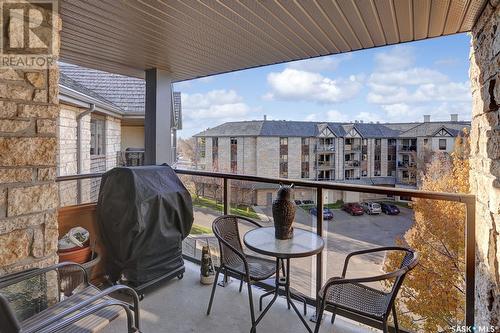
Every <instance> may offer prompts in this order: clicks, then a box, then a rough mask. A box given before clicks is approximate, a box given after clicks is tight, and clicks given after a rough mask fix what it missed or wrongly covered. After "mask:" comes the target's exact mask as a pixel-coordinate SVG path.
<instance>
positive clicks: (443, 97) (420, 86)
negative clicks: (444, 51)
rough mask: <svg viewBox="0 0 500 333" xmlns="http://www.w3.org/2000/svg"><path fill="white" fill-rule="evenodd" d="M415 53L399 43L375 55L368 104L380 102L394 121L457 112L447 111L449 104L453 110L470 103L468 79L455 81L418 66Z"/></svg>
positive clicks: (435, 71) (438, 72) (440, 73)
mask: <svg viewBox="0 0 500 333" xmlns="http://www.w3.org/2000/svg"><path fill="white" fill-rule="evenodd" d="M413 54H414V52H413V50H412V49H411V48H409V47H406V46H399V47H396V48H392V49H391V50H389V51H387V52H381V53H379V54H377V55H376V56H375V70H374V72H373V73H372V74H371V75H370V76H369V79H368V84H367V86H368V88H369V92H368V94H367V95H366V100H367V102H368V103H372V104H378V105H380V106H381V107H382V110H383V111H384V112H386V114H387V116H388V118H389V119H390V120H391V121H403V120H405V119H407V118H408V117H412V118H413V120H421V119H420V118H421V116H422V115H423V114H433V113H437V112H445V113H446V114H449V113H454V112H450V111H449V110H445V106H446V108H448V109H449V108H455V105H459V108H460V110H462V109H463V105H467V104H468V103H470V101H471V92H470V85H469V82H468V81H465V82H454V81H451V80H450V79H449V77H448V76H447V75H445V74H444V73H442V72H440V71H438V70H434V69H431V68H425V67H415V66H414V62H415V59H414V55H413ZM469 110H470V104H469ZM469 112H470V111H469ZM415 117H418V119H415Z"/></svg>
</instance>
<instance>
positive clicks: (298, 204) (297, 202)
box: [293, 200, 302, 206]
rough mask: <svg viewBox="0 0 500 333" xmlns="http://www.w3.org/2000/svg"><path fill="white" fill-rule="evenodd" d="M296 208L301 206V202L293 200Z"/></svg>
mask: <svg viewBox="0 0 500 333" xmlns="http://www.w3.org/2000/svg"><path fill="white" fill-rule="evenodd" d="M293 201H295V204H296V205H297V206H300V205H302V200H293Z"/></svg>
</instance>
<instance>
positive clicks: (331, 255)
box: [58, 169, 475, 333]
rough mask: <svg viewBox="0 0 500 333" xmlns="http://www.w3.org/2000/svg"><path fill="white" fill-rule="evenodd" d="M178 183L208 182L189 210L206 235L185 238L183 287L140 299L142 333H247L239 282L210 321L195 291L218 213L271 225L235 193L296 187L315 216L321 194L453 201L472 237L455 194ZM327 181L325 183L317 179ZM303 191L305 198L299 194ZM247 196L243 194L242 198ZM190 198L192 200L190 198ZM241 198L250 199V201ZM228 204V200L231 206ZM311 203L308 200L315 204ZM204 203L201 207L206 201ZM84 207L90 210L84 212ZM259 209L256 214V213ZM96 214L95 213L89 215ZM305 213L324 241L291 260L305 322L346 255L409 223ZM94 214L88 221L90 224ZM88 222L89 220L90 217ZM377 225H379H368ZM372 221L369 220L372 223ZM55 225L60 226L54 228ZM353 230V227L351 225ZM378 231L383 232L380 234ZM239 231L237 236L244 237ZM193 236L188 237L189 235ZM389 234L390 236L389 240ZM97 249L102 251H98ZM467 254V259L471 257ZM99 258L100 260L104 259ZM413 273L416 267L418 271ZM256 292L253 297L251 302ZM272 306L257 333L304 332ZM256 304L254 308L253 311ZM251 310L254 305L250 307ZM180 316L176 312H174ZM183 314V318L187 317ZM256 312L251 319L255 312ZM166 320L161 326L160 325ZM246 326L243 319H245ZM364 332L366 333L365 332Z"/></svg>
mask: <svg viewBox="0 0 500 333" xmlns="http://www.w3.org/2000/svg"><path fill="white" fill-rule="evenodd" d="M176 172H177V173H178V175H179V176H180V178H181V180H182V181H183V182H184V183H185V184H186V185H187V186H188V187H190V188H196V186H194V187H193V186H191V185H189V184H191V183H192V182H193V181H199V180H200V179H202V178H205V179H207V180H208V181H210V182H211V184H213V185H214V186H215V187H214V186H212V187H213V188H215V189H216V190H215V191H213V192H212V191H211V190H209V189H207V191H208V192H209V193H206V194H205V195H208V196H210V195H211V194H210V193H213V195H214V198H215V200H214V204H213V205H212V204H210V206H199V205H198V204H195V206H194V212H195V221H194V223H195V224H196V225H198V226H199V228H200V226H201V229H202V230H205V231H204V232H202V233H201V234H192V235H190V236H188V238H187V239H186V240H185V241H184V245H183V253H184V256H185V258H186V259H188V260H192V261H193V263H188V264H187V272H186V275H185V278H184V279H183V280H180V281H179V280H173V281H170V282H168V283H166V284H164V285H163V286H162V287H160V288H157V289H155V290H152V291H151V293H150V294H149V293H146V298H145V300H144V301H143V302H142V304H143V305H142V311H143V316H142V318H143V319H142V320H143V323H144V328H147V329H145V331H175V332H192V331H206V332H225V331H231V332H242V331H246V330H248V329H249V327H250V326H249V319H248V318H249V314H248V299H247V298H246V295H245V292H243V293H242V294H240V293H238V290H237V289H238V286H239V283H238V282H234V283H231V284H229V286H227V287H226V288H218V289H217V292H216V297H215V303H214V304H215V307H214V309H213V312H212V314H211V315H210V316H209V317H207V316H206V315H205V311H206V306H207V303H208V299H209V292H210V287H202V286H200V284H199V266H197V263H199V260H200V255H201V247H202V246H203V245H205V244H207V242H208V243H209V244H210V245H211V247H212V248H213V249H214V252H213V253H212V255H213V258H214V262H215V263H216V264H217V262H218V253H217V251H218V247H217V242H216V241H215V238H214V236H213V235H211V232H210V226H211V222H212V221H213V219H214V218H215V217H216V216H219V215H222V214H228V213H232V214H245V216H251V217H252V218H254V219H257V220H260V223H261V224H262V225H263V226H267V225H272V213H271V207H270V202H268V203H267V204H266V203H258V205H253V204H251V203H250V202H249V203H246V204H244V203H243V202H240V201H238V202H235V201H234V200H236V199H234V198H240V199H241V198H242V197H243V195H242V192H241V191H240V190H239V188H245V189H247V190H248V189H250V190H249V191H253V193H254V194H255V196H257V197H258V196H259V195H258V191H260V190H261V189H268V188H269V186H270V185H273V184H274V186H276V184H278V183H290V182H293V183H294V184H295V188H296V191H297V192H302V193H303V194H302V195H306V194H304V193H310V194H309V195H310V196H309V199H313V200H309V201H311V202H312V203H313V205H315V206H316V208H317V211H320V212H322V211H323V209H322V208H323V207H325V206H326V207H329V206H328V205H331V204H332V205H333V204H334V203H335V201H336V200H338V199H334V198H332V200H333V201H330V202H329V201H327V200H328V199H326V198H327V197H328V196H326V197H325V194H326V192H325V191H329V192H330V191H347V192H349V193H359V194H361V193H366V194H368V195H383V196H384V197H386V196H387V195H393V196H401V197H414V198H425V199H427V200H447V201H454V202H463V203H465V207H466V208H467V221H465V229H466V230H471V228H473V227H474V223H475V220H474V217H475V215H474V196H472V195H462V194H448V193H434V192H422V191H416V190H411V189H405V188H385V187H378V186H362V185H353V184H346V183H323V182H315V181H306V180H288V179H275V178H264V177H255V176H246V175H238V174H222V173H212V172H203V171H195V170H180V169H178V170H176ZM99 177H100V174H92V175H83V176H78V175H77V176H65V177H59V179H58V181H59V184H60V187H61V188H65V189H66V190H67V187H63V186H62V185H63V184H64V183H66V182H72V181H74V180H76V179H81V180H83V179H82V178H91V179H96V178H97V179H98V178H99ZM321 180H329V179H321ZM263 185H266V186H263ZM306 191H310V192H306ZM247 192H248V191H247ZM193 195H196V194H194V193H193ZM248 197H252V195H249V196H248ZM230 198H233V199H230ZM314 199H315V200H314ZM210 200H211V199H207V200H205V201H210ZM78 207H79V206H72V207H68V209H69V212H70V213H72V214H77V215H75V218H76V216H80V215H81V214H80V213H79V212H78ZM81 207H82V208H83V209H85V210H88V209H92V208H91V207H95V204H92V203H91V204H90V206H89V205H83V206H81ZM89 207H90V208H89ZM245 207H246V208H245ZM257 208H258V209H257ZM94 209H95V208H94ZM308 209H309V208H306V209H305V210H304V209H302V208H300V209H299V208H298V209H297V215H296V217H297V220H296V222H295V223H296V224H297V225H298V227H300V228H304V229H307V230H310V231H313V232H315V233H317V234H318V235H319V236H321V237H323V239H324V240H325V242H326V246H325V249H324V250H323V253H322V254H320V255H318V256H316V257H314V258H312V257H311V258H304V259H300V260H296V261H292V267H291V271H292V287H293V288H294V291H293V294H294V295H301V296H305V297H306V300H307V303H308V304H309V308H308V309H309V310H308V315H310V314H312V313H313V311H314V309H313V308H314V304H315V297H316V292H317V290H318V288H319V286H321V285H322V284H323V283H324V280H323V277H324V276H326V277H331V276H338V275H339V274H340V272H339V270H341V264H342V262H343V260H344V258H345V256H346V255H347V253H350V252H352V251H356V250H360V249H366V248H369V247H376V246H391V245H394V244H395V242H396V239H397V238H399V237H401V235H403V234H404V233H405V232H406V230H407V228H408V226H409V223H411V221H412V219H413V217H412V216H413V212H412V211H411V210H410V209H407V208H402V209H401V210H402V213H401V216H398V217H397V218H387V217H386V216H385V215H382V216H367V217H366V218H360V217H354V218H356V221H355V222H354V221H353V220H352V219H353V217H350V216H349V215H348V214H345V213H344V212H341V211H337V212H335V213H334V219H335V226H334V227H333V224H332V223H330V222H323V215H322V214H319V215H317V216H316V215H315V216H313V215H311V214H310V213H309V210H308ZM67 214H68V213H67V212H66V209H65V208H62V209H61V212H60V215H62V216H66V217H65V221H66V223H71V222H73V221H74V218H72V217H71V216H68V215H67ZM92 216H93V215H89V218H92ZM94 218H95V217H94ZM378 218H380V219H381V222H382V221H383V223H381V222H377V221H378V220H377V221H375V219H378ZM372 220H373V221H372ZM60 223H61V222H60ZM354 224H355V225H356V227H355V228H353V225H354ZM381 226H383V227H382V228H380V227H381ZM245 231H246V230H243V231H242V232H243V233H244V232H245ZM192 232H193V231H192ZM388 235H389V236H388ZM464 237H466V238H467V244H474V241H475V239H474V237H475V236H474V234H473V233H470V232H467V233H466V234H465V235H464ZM101 248H102V247H101ZM471 254H472V255H471ZM473 254H474V247H473V246H472V247H471V246H468V247H467V256H466V258H467V264H466V265H465V268H466V271H465V272H464V278H465V279H466V281H467V284H466V286H465V288H466V289H467V290H468V292H467V293H466V295H467V296H466V303H465V304H464V305H463V306H464V307H465V308H466V309H467V311H472V309H471V308H470V304H473V295H474V294H473V293H471V292H470V291H471V290H473V289H471V288H474V287H473V281H474V269H473V267H474V255H473ZM104 256H105V253H104ZM383 262H384V257H372V258H365V259H363V260H361V261H359V262H357V263H356V264H355V265H354V267H353V273H354V274H355V275H357V276H359V275H366V274H371V272H373V271H379V270H381V269H382V268H383V267H382V266H383ZM417 269H418V268H417ZM269 282H270V281H268V280H266V281H264V283H262V284H259V288H261V289H262V290H268V289H269V288H270V287H271V284H270V283H269ZM261 292H262V291H257V290H255V297H254V300H255V299H258V298H257V296H258V295H259V293H261ZM193 300H196V301H193ZM278 302H279V303H278V304H277V305H275V306H274V307H273V308H272V310H271V312H270V313H269V315H268V316H267V317H265V319H264V321H263V322H262V323H261V325H262V326H260V329H259V327H258V331H262V332H272V331H287V332H303V331H304V328H303V327H301V326H300V325H299V324H300V322H299V320H298V318H297V317H296V316H295V315H294V314H293V313H290V312H288V310H287V307H286V302H285V301H284V299H282V298H280V299H279V301H278ZM257 303H258V301H257V302H255V303H254V304H257ZM255 306H256V307H257V305H255ZM181 309H182V310H181ZM186 309H189V311H186ZM257 313H258V312H257ZM468 313H469V312H468ZM163 314H169V315H168V316H167V317H162V315H163ZM167 318H168V320H167ZM247 319H248V320H247ZM339 319H340V320H339V321H336V323H335V330H336V332H362V331H364V330H365V329H366V326H364V325H361V326H360V324H358V323H355V322H354V321H356V322H357V321H360V322H361V323H364V324H374V323H373V322H372V321H370V320H367V319H366V318H362V317H360V316H358V315H356V314H355V313H352V312H346V313H342V315H341V317H339ZM123 325H124V323H123V321H120V320H117V321H115V322H114V323H112V325H111V326H109V327H108V328H106V329H105V330H104V331H103V332H105V333H107V332H110V333H111V332H118V331H119V330H120V329H122V328H123ZM321 329H322V331H321V332H330V331H331V330H332V326H331V324H329V320H328V318H327V319H326V320H324V323H323V325H322V326H321ZM367 332H368V331H367ZM402 332H406V331H405V330H402Z"/></svg>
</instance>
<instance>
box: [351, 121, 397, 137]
mask: <svg viewBox="0 0 500 333" xmlns="http://www.w3.org/2000/svg"><path fill="white" fill-rule="evenodd" d="M353 127H354V128H355V129H356V130H357V131H358V133H359V134H360V135H361V136H362V137H363V138H394V137H397V136H398V135H399V133H400V131H397V130H394V129H391V128H389V127H387V126H386V125H385V124H372V123H355V124H354V126H353Z"/></svg>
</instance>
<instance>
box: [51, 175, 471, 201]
mask: <svg viewBox="0 0 500 333" xmlns="http://www.w3.org/2000/svg"><path fill="white" fill-rule="evenodd" d="M175 171H176V172H177V173H178V174H181V175H190V176H201V177H213V178H222V179H224V178H225V179H233V180H242V181H250V182H259V183H269V184H280V183H283V184H291V183H293V184H295V186H303V187H312V188H322V189H326V190H340V191H349V192H363V193H372V194H385V195H397V196H406V197H412V198H423V199H434V200H445V201H457V202H464V203H470V202H473V201H475V196H474V195H473V194H467V193H446V192H429V191H421V190H414V189H405V188H397V187H383V186H373V185H357V184H346V183H334V182H325V181H311V180H303V179H288V178H269V177H260V176H250V175H241V174H232V173H221V172H208V171H200V170H188V169H175ZM102 175H103V173H88V174H79V175H70V176H59V177H57V179H56V180H57V181H58V182H61V181H70V180H79V179H87V178H99V177H101V176H102Z"/></svg>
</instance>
